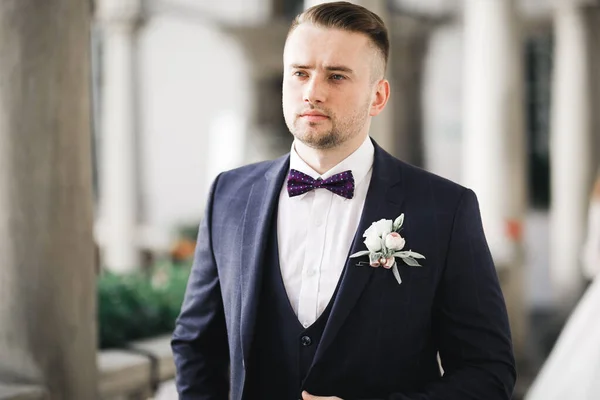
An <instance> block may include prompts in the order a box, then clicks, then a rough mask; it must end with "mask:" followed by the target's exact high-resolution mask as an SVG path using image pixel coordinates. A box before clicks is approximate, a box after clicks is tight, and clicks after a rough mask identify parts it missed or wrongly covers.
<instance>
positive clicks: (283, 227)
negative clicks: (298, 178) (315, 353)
mask: <svg viewBox="0 0 600 400" xmlns="http://www.w3.org/2000/svg"><path fill="white" fill-rule="evenodd" d="M374 154H375V149H374V147H373V143H371V140H370V138H369V137H368V136H367V138H366V140H365V141H364V142H363V144H362V145H361V146H360V147H359V148H358V149H357V150H356V151H355V152H354V153H352V154H351V155H350V156H348V157H347V158H346V159H344V160H343V161H342V162H340V163H339V164H338V165H336V166H335V167H333V168H331V169H330V170H329V171H327V172H325V173H324V174H323V175H319V174H318V173H317V172H315V170H313V169H312V168H311V167H309V166H308V165H307V164H306V163H305V162H304V161H303V160H302V159H301V158H300V156H299V155H298V153H296V150H295V147H294V145H293V144H292V148H291V150H290V169H296V170H298V171H300V172H303V173H305V174H307V175H310V176H311V177H313V178H314V179H317V178H319V177H320V178H322V179H327V178H329V177H330V176H332V175H335V174H338V173H340V172H344V171H347V170H351V171H352V175H353V176H354V183H355V190H354V197H353V198H352V199H346V198H344V197H342V196H339V195H337V194H334V193H332V192H330V191H329V190H327V189H325V188H319V189H315V190H312V191H310V192H307V193H304V194H302V195H299V196H295V197H289V195H288V193H287V178H286V180H285V182H284V184H283V187H282V188H281V193H280V195H279V209H278V213H277V240H278V246H279V262H280V266H281V276H282V278H283V283H284V286H285V289H286V291H287V295H288V297H289V300H290V304H291V306H292V308H293V309H294V312H295V313H296V315H297V317H298V320H299V321H300V323H301V324H302V325H303V326H304V327H305V328H307V327H309V326H310V325H312V324H313V323H314V322H315V321H316V320H317V318H318V317H319V316H320V315H321V313H322V312H323V311H324V310H325V308H326V307H327V304H328V303H329V301H330V300H331V298H332V296H333V292H334V291H335V288H336V286H337V283H338V280H339V279H340V276H341V273H342V271H343V269H344V265H345V264H346V261H347V257H348V255H349V253H348V252H349V251H350V246H351V244H352V240H353V238H354V235H355V233H356V230H357V228H358V223H359V222H360V217H361V214H362V210H363V206H364V203H365V199H366V197H367V190H368V188H369V183H370V182H371V174H372V171H373V169H372V167H373V159H374Z"/></svg>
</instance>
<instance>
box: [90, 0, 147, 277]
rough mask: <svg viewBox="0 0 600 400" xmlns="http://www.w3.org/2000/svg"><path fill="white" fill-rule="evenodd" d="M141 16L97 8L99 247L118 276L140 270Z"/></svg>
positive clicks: (119, 0) (129, 2)
mask: <svg viewBox="0 0 600 400" xmlns="http://www.w3.org/2000/svg"><path fill="white" fill-rule="evenodd" d="M140 13H141V3H140V0H101V1H99V3H98V20H99V23H100V25H101V32H102V52H103V53H102V54H103V55H102V57H103V65H102V83H103V85H102V87H101V89H100V97H101V99H102V100H101V101H102V106H101V113H100V126H101V129H100V137H99V151H100V157H99V160H100V163H99V175H100V176H99V178H100V180H99V183H100V184H99V221H98V223H99V228H98V231H99V234H98V242H99V244H100V247H101V260H102V265H103V266H106V268H107V269H109V270H112V271H114V272H119V273H125V272H129V271H132V270H135V269H136V268H138V267H139V266H140V252H139V249H138V246H137V243H136V241H137V238H136V228H137V223H138V219H137V211H138V210H137V207H138V202H137V192H138V191H137V187H138V186H137V185H138V182H137V174H136V167H137V162H136V161H137V152H136V140H135V134H136V128H137V127H136V120H135V116H136V107H135V106H136V104H135V100H136V98H135V78H136V74H135V70H134V68H135V65H134V60H135V59H134V48H135V47H134V38H135V31H136V29H137V27H138V24H139V19H140Z"/></svg>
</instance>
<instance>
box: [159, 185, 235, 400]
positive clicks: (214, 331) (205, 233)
mask: <svg viewBox="0 0 600 400" xmlns="http://www.w3.org/2000/svg"><path fill="white" fill-rule="evenodd" d="M218 180H219V177H217V178H216V179H215V181H214V182H213V184H212V187H211V189H210V192H209V198H208V202H207V206H206V211H205V215H204V218H203V219H202V222H201V224H200V227H199V229H198V239H197V244H196V252H195V255H194V263H193V266H192V270H191V273H190V277H189V279H188V283H187V289H186V293H185V298H184V301H183V305H182V307H181V312H180V314H179V317H178V318H177V321H176V324H175V331H174V333H173V337H172V341H171V347H172V350H173V355H174V359H175V366H176V372H177V375H176V380H175V381H176V386H177V391H178V392H179V396H180V397H179V398H180V399H181V400H184V399H194V400H209V399H210V400H225V399H227V398H228V392H229V377H228V367H229V348H228V341H227V330H226V325H225V316H224V310H223V299H222V296H221V287H220V283H219V275H218V271H217V265H216V261H215V257H214V254H213V249H212V233H211V224H212V218H213V215H212V211H213V204H214V201H215V199H214V197H215V192H216V187H217V182H218Z"/></svg>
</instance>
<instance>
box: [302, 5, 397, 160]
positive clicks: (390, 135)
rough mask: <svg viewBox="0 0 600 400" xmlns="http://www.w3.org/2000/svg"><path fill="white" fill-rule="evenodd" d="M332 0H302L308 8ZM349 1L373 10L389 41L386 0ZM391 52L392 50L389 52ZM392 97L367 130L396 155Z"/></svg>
mask: <svg viewBox="0 0 600 400" xmlns="http://www.w3.org/2000/svg"><path fill="white" fill-rule="evenodd" d="M333 1H334V0H304V8H305V9H306V8H309V7H312V6H314V5H317V4H321V3H331V2H333ZM350 2H351V3H354V4H358V5H360V6H363V7H365V8H367V9H369V10H370V11H373V12H374V13H375V14H377V15H378V16H379V17H380V18H381V19H382V20H383V22H384V23H385V24H386V27H387V28H388V35H389V37H390V41H391V36H392V34H391V26H390V24H391V18H390V13H389V10H388V7H387V1H386V0H351V1H350ZM390 47H392V46H390ZM390 53H392V52H390ZM391 61H392V54H390V57H389V60H388V65H387V71H386V79H387V80H388V81H390V88H393V87H394V82H393V79H391V76H392V71H393V65H392V62H391ZM393 117H394V98H393V96H391V97H390V99H389V101H388V104H387V105H386V107H385V109H384V110H383V111H382V112H381V113H380V114H379V115H377V116H376V117H374V118H373V119H372V120H371V129H370V131H369V135H370V136H371V137H372V138H373V139H375V141H377V143H378V144H379V145H380V146H381V147H383V148H384V149H385V150H387V151H388V152H390V153H391V154H393V155H398V147H399V146H398V145H397V143H396V142H397V138H396V135H394V118H393Z"/></svg>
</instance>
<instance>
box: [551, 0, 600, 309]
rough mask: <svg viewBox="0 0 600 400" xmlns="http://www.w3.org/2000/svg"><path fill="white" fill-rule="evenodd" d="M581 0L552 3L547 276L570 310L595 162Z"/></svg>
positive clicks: (578, 282)
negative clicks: (553, 4)
mask: <svg viewBox="0 0 600 400" xmlns="http://www.w3.org/2000/svg"><path fill="white" fill-rule="evenodd" d="M583 3H584V2H580V1H557V3H556V9H555V14H554V15H555V16H554V24H555V38H556V39H555V50H554V76H553V86H552V111H551V112H552V115H551V128H550V129H551V136H550V146H551V147H550V152H551V158H550V160H551V161H550V162H551V164H550V167H551V168H550V170H551V196H550V198H551V209H550V224H551V229H550V278H551V281H552V285H553V292H554V293H553V294H554V296H555V299H556V305H557V306H558V307H560V308H562V309H563V311H564V312H565V313H566V312H569V311H570V310H571V308H572V307H573V306H574V304H575V302H576V301H577V299H578V298H579V295H581V291H582V290H583V275H582V269H581V262H580V254H581V251H582V245H583V242H584V240H585V229H586V220H587V211H588V205H589V194H590V191H591V188H592V184H593V179H594V173H595V169H596V166H595V165H594V163H593V152H594V140H593V118H594V115H593V114H594V113H595V112H598V110H594V108H593V105H592V84H593V81H592V79H591V78H592V70H591V57H592V55H591V50H590V45H591V43H590V40H589V34H590V29H591V28H592V25H591V20H590V19H589V18H588V15H587V10H586V7H585V6H584V5H583Z"/></svg>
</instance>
